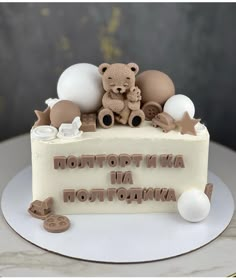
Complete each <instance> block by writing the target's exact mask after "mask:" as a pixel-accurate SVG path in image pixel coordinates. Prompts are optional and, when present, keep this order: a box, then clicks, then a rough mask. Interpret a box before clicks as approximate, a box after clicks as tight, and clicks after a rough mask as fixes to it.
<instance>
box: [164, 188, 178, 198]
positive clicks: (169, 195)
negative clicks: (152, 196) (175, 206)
mask: <svg viewBox="0 0 236 280" xmlns="http://www.w3.org/2000/svg"><path fill="white" fill-rule="evenodd" d="M171 200H172V201H176V196H175V190H174V189H168V192H167V196H166V201H171Z"/></svg>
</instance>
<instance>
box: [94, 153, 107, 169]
mask: <svg viewBox="0 0 236 280" xmlns="http://www.w3.org/2000/svg"><path fill="white" fill-rule="evenodd" d="M105 160H106V155H96V163H97V164H98V166H99V167H100V168H102V167H103V164H104V162H105Z"/></svg>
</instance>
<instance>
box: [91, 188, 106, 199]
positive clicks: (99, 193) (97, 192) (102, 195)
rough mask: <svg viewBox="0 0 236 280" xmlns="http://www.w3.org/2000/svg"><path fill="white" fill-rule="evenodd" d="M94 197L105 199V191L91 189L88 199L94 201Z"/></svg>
mask: <svg viewBox="0 0 236 280" xmlns="http://www.w3.org/2000/svg"><path fill="white" fill-rule="evenodd" d="M96 199H98V200H99V201H101V202H102V201H104V199H105V191H104V189H92V190H91V191H90V195H89V201H90V202H94V201H95V200H96Z"/></svg>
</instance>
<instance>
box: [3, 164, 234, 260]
mask: <svg viewBox="0 0 236 280" xmlns="http://www.w3.org/2000/svg"><path fill="white" fill-rule="evenodd" d="M208 182H211V183H213V184H214V189H213V195H212V202H211V211H210V214H209V216H208V217H207V219H206V220H204V221H203V222H201V223H189V222H186V221H185V220H183V219H182V218H181V217H180V216H179V214H178V213H171V214H168V213H158V214H129V215H127V214H106V215H104V214H95V215H91V214H89V215H68V217H69V219H70V221H71V228H70V229H69V230H68V231H66V232H64V233H60V234H54V233H49V232H47V231H45V230H44V228H43V221H42V220H38V219H35V218H33V217H31V216H30V214H28V212H27V209H28V207H29V204H30V202H31V201H32V195H31V167H28V168H26V169H24V170H22V171H21V172H20V173H18V174H17V175H16V176H15V177H14V178H13V179H12V180H11V181H10V182H9V184H8V185H7V187H6V188H5V190H4V192H3V195H2V201H1V205H2V212H3V215H4V217H5V219H6V221H7V223H8V224H9V225H10V226H11V227H12V228H13V229H14V230H15V231H16V232H17V233H18V234H19V235H20V236H22V237H23V238H25V239H26V240H28V241H29V242H31V243H33V244H35V245H37V246H39V247H41V248H44V249H46V250H48V251H52V252H54V253H58V254H61V255H64V256H68V257H72V258H77V259H83V260H89V261H97V262H112V263H134V262H147V261H154V260H161V259H166V258H170V257H174V256H178V255H181V254H185V253H188V252H191V251H193V250H195V249H198V248H200V247H202V246H204V245H206V244H207V243H209V242H210V241H212V240H214V239H215V238H216V237H217V236H219V235H220V234H221V233H222V232H223V231H224V230H225V228H226V227H227V226H228V225H229V223H230V221H231V218H232V216H233V213H234V201H233V197H232V195H231V193H230V191H229V189H228V187H227V186H226V185H225V184H224V183H223V182H222V181H221V180H220V179H219V178H218V177H217V176H215V175H214V174H212V173H210V172H209V178H208Z"/></svg>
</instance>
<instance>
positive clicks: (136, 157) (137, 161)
mask: <svg viewBox="0 0 236 280" xmlns="http://www.w3.org/2000/svg"><path fill="white" fill-rule="evenodd" d="M131 158H132V161H133V163H134V164H135V166H136V167H140V162H141V161H142V159H143V155H141V154H134V155H132V156H131Z"/></svg>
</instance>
